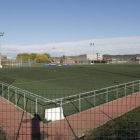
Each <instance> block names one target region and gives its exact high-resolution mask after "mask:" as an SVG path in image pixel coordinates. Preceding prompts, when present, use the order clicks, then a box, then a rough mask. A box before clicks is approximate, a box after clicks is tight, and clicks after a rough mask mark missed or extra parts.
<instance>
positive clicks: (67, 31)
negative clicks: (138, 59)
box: [0, 0, 140, 57]
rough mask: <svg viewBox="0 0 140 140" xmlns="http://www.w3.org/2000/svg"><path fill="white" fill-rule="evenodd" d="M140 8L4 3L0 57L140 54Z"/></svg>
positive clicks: (124, 1)
mask: <svg viewBox="0 0 140 140" xmlns="http://www.w3.org/2000/svg"><path fill="white" fill-rule="evenodd" d="M139 5H140V0H24V1H23V0H22V1H21V0H1V1H0V9H1V12H0V32H4V33H5V34H4V36H3V37H1V40H2V41H1V44H2V50H1V51H2V54H3V55H7V56H9V57H15V56H16V55H17V54H18V53H26V52H27V53H39V54H43V53H50V54H51V56H62V55H67V56H70V55H79V54H92V53H103V54H113V55H114V54H135V53H140V26H139V25H140V14H139V13H140V8H139ZM91 42H92V43H94V46H90V45H89V44H90V43H91Z"/></svg>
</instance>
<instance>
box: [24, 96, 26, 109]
mask: <svg viewBox="0 0 140 140" xmlns="http://www.w3.org/2000/svg"><path fill="white" fill-rule="evenodd" d="M24 110H25V111H26V99H25V93H24Z"/></svg>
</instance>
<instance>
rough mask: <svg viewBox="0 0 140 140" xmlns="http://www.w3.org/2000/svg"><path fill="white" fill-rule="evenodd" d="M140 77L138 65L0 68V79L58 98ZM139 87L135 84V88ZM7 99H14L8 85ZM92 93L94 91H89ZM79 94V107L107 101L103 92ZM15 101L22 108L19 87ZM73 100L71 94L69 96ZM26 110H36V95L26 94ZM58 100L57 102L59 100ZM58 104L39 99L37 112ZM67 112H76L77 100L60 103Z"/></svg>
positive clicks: (120, 94) (33, 91) (42, 94)
mask: <svg viewBox="0 0 140 140" xmlns="http://www.w3.org/2000/svg"><path fill="white" fill-rule="evenodd" d="M139 79H140V65H126V64H125V65H105V64H103V65H91V66H90V65H87V66H86V65H85V66H82V65H81V66H61V67H59V66H57V67H26V68H3V69H0V81H3V82H5V83H8V84H11V85H13V86H15V87H18V88H21V89H25V90H27V91H30V92H32V93H35V94H38V95H40V96H43V97H46V98H48V99H57V98H61V97H66V96H68V95H74V94H78V93H83V92H87V91H91V90H96V89H101V88H104V87H109V86H113V85H118V84H122V83H126V82H130V81H135V80H139ZM138 88H139V87H137V86H136V87H135V90H136V91H138ZM7 92H8V90H7V88H6V87H5V90H4V93H3V94H4V97H5V98H6V99H8V94H7ZM9 93H10V95H9V96H10V97H9V99H10V101H12V102H13V103H15V102H16V101H15V96H16V94H15V91H14V90H13V89H10V92H9ZM131 93H132V88H128V89H127V95H128V94H131ZM92 95H93V93H92ZM92 95H91V97H90V98H88V99H87V98H86V97H84V96H83V97H82V98H83V99H82V100H81V111H83V110H85V109H88V108H91V107H93V106H94V105H95V104H96V105H100V104H102V103H105V102H106V99H105V97H106V95H105V94H103V95H98V96H96V103H94V97H93V96H92ZM123 96H124V89H121V90H120V91H119V94H118V98H120V97H123ZM17 97H18V101H17V104H18V106H20V107H21V108H24V98H23V97H24V95H23V94H22V93H20V92H19V91H18V94H17ZM115 99H116V93H113V92H111V93H109V98H108V100H109V101H111V100H115ZM70 100H73V99H72V98H70V99H69V101H70ZM64 102H66V101H64ZM26 103H27V111H28V112H30V113H32V114H33V113H34V112H35V98H33V97H29V96H27V95H26ZM59 103H60V102H59ZM55 106H60V105H58V104H55V103H44V102H42V101H38V112H39V113H40V114H41V116H42V118H43V116H44V110H45V109H46V108H52V107H55ZM63 109H64V113H65V115H66V116H69V115H72V114H75V113H77V112H79V101H75V102H72V103H71V104H65V105H63Z"/></svg>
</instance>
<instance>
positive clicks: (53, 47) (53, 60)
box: [53, 47, 56, 62]
mask: <svg viewBox="0 0 140 140" xmlns="http://www.w3.org/2000/svg"><path fill="white" fill-rule="evenodd" d="M55 49H56V48H55V47H53V50H55ZM53 61H54V62H55V57H54V60H53Z"/></svg>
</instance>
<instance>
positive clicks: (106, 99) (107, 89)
mask: <svg viewBox="0 0 140 140" xmlns="http://www.w3.org/2000/svg"><path fill="white" fill-rule="evenodd" d="M107 102H108V88H106V103H107Z"/></svg>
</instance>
